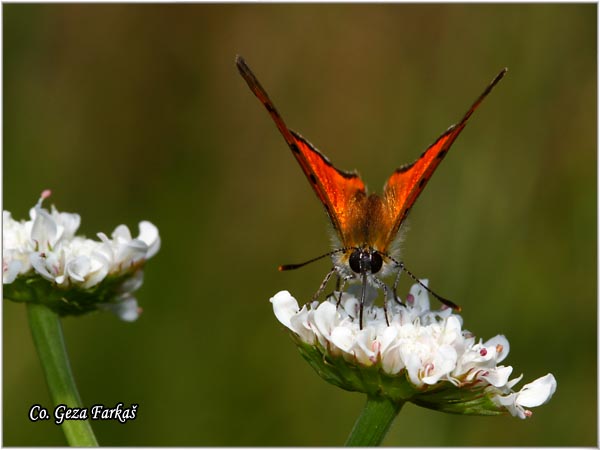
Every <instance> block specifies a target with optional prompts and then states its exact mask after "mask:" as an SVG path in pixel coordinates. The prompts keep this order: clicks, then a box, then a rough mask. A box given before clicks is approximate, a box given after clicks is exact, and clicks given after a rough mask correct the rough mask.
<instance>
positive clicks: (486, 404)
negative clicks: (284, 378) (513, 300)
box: [271, 280, 556, 419]
mask: <svg viewBox="0 0 600 450" xmlns="http://www.w3.org/2000/svg"><path fill="white" fill-rule="evenodd" d="M422 281H423V282H424V283H425V284H426V280H422ZM271 303H272V304H273V310H274V312H275V315H276V317H277V319H278V320H279V321H280V322H281V323H282V324H283V325H285V326H286V327H287V328H289V329H290V330H291V331H292V337H293V338H294V341H295V342H296V344H297V346H298V348H299V350H300V352H301V354H302V355H303V356H304V358H305V359H306V360H307V361H308V362H309V364H311V366H312V367H313V368H314V369H315V370H316V371H317V373H319V375H321V377H323V378H324V379H325V380H327V381H328V382H330V383H332V384H335V385H337V386H339V387H341V388H343V389H346V390H350V391H359V392H364V393H366V394H367V395H369V396H371V397H385V398H388V399H390V400H391V401H393V402H396V403H403V402H406V401H410V402H413V403H415V404H418V405H421V406H424V407H427V408H431V409H436V410H440V411H444V412H451V413H457V414H477V415H498V414H505V413H510V414H512V415H513V416H517V417H519V418H522V419H524V418H527V417H529V416H531V411H529V410H527V409H526V408H531V407H535V406H539V405H542V404H543V403H546V402H547V401H548V400H550V398H551V397H552V394H553V393H554V391H555V390H556V380H555V378H554V376H553V375H552V374H548V375H546V376H544V377H541V378H538V379H537V380H535V381H533V382H532V383H529V384H527V385H525V386H524V387H523V388H522V389H521V390H520V391H518V392H515V391H513V390H512V388H513V386H514V385H515V384H516V383H518V382H519V381H520V380H521V378H522V376H520V377H518V378H516V379H513V380H509V377H510V375H511V373H512V370H513V369H512V367H510V366H503V365H498V364H499V363H500V362H502V361H503V360H504V359H505V358H506V356H507V355H508V352H509V343H508V340H507V339H506V338H505V337H504V336H502V335H498V336H496V337H494V338H492V339H489V340H488V341H486V342H482V341H481V340H476V338H475V337H474V336H473V335H472V334H471V333H470V332H468V331H467V330H465V329H463V320H462V317H461V316H460V315H458V314H454V313H453V312H452V310H451V309H448V308H445V309H444V308H443V309H440V310H431V309H430V307H429V297H428V294H427V291H426V290H425V289H423V288H422V287H421V286H419V285H418V284H415V285H413V286H412V288H411V290H410V293H409V295H408V296H407V299H406V305H401V304H398V303H396V302H388V305H387V311H388V318H387V319H388V320H387V321H386V318H385V316H384V309H383V308H379V307H375V306H370V307H367V308H365V310H364V326H363V329H360V327H359V323H358V316H359V307H360V304H359V301H358V299H357V298H356V297H355V296H354V295H352V294H350V293H347V292H345V293H343V294H342V297H341V302H340V304H339V306H337V305H336V303H337V294H336V296H335V298H332V297H330V299H328V300H326V301H324V302H322V303H320V304H319V303H318V302H313V303H312V304H310V305H308V306H307V305H305V306H303V307H302V308H299V306H298V303H297V301H296V300H295V299H294V298H293V297H292V296H291V295H290V293H289V292H287V291H281V292H279V293H277V294H276V295H275V296H274V297H273V298H271ZM388 323H389V325H388Z"/></svg>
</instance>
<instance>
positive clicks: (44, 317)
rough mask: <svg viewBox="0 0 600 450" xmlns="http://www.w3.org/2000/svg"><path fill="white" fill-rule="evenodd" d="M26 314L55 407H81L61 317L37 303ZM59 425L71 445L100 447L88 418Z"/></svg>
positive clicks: (28, 307) (29, 304)
mask: <svg viewBox="0 0 600 450" xmlns="http://www.w3.org/2000/svg"><path fill="white" fill-rule="evenodd" d="M27 315H28V317H29V327H30V328H31V334H32V336H33V342H34V344H35V347H36V349H37V352H38V355H39V357H40V361H41V363H42V368H43V370H44V375H45V376H46V382H47V383H48V389H49V390H50V397H51V398H52V403H53V404H54V406H55V407H56V406H58V405H61V404H62V405H67V406H68V407H69V408H82V407H83V406H82V403H81V398H80V397H79V392H78V391H77V386H76V385H75V379H74V378H73V373H72V372H71V364H70V363H69V357H68V355H67V349H66V347H65V341H64V338H63V330H62V325H61V322H60V318H59V317H58V315H57V314H56V313H55V312H54V311H52V310H51V309H50V308H48V307H47V306H45V305H42V304H36V303H28V304H27ZM60 426H61V428H62V430H63V433H64V434H65V437H66V438H67V442H68V443H69V445H70V446H73V447H97V446H98V441H96V436H94V432H93V431H92V426H91V425H90V422H89V420H65V421H64V422H63V423H62V424H61V425H60Z"/></svg>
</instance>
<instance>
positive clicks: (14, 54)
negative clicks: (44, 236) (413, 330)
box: [3, 4, 597, 446]
mask: <svg viewBox="0 0 600 450" xmlns="http://www.w3.org/2000/svg"><path fill="white" fill-rule="evenodd" d="M3 12H4V23H3V25H4V60H3V64H4V67H3V68H4V73H3V75H4V99H3V100H4V103H3V108H4V111H3V112H4V124H3V125H4V127H3V130H4V142H3V144H4V156H3V162H4V171H3V175H4V186H3V187H4V209H8V210H10V211H11V212H12V213H13V215H14V216H15V217H16V218H25V217H26V216H27V212H28V209H29V208H30V207H31V206H32V205H33V204H34V203H35V201H36V200H37V198H38V195H39V193H40V192H41V191H42V190H43V189H45V188H50V189H52V190H53V196H52V197H51V202H53V203H54V204H56V206H57V207H58V208H59V209H60V210H63V211H73V212H78V213H79V214H81V216H82V226H81V229H80V230H81V232H82V233H84V234H86V235H88V236H90V237H93V236H95V233H97V232H98V231H104V232H107V233H110V232H111V231H112V230H113V229H114V227H115V226H116V225H118V224H120V223H125V224H127V225H128V226H130V227H131V228H133V229H134V230H136V229H137V222H138V221H140V220H142V219H148V220H150V221H152V222H153V223H155V224H156V225H157V226H158V227H159V229H160V232H161V236H162V239H163V246H162V249H161V251H160V253H159V254H158V255H157V256H156V257H155V259H154V260H152V261H150V263H149V264H148V266H147V269H146V281H145V284H144V286H143V288H142V289H141V290H140V291H139V295H138V298H139V301H140V304H141V306H142V307H143V308H144V313H143V315H142V317H141V318H140V319H139V320H138V321H137V322H136V323H134V324H127V323H123V322H120V321H119V320H118V319H116V318H115V317H113V316H112V315H109V314H94V315H90V316H86V317H82V318H77V319H74V318H67V319H65V320H64V327H65V334H66V339H67V345H68V348H69V351H70V354H71V358H72V365H73V370H74V372H75V376H76V378H77V382H78V385H79V388H80V392H81V395H82V397H83V401H84V403H85V404H86V405H88V406H91V405H93V404H95V403H102V404H104V405H109V406H114V404H116V403H117V402H124V403H125V404H126V405H129V404H131V403H139V405H140V406H139V409H138V419H137V420H136V421H135V422H129V423H127V424H126V425H121V424H118V423H116V422H103V423H98V422H94V423H93V426H94V429H95V431H96V433H97V437H98V439H99V442H100V443H101V444H103V445H112V446H121V445H135V446H147V445H169V446H178V445H188V446H189V445H192V446H198V445H227V446H239V445H296V446H298V445H341V444H343V442H344V440H345V438H346V436H347V434H348V433H349V431H350V429H351V427H352V425H353V422H354V420H355V418H356V417H357V415H358V413H359V411H360V410H361V407H362V406H363V402H364V398H363V396H362V395H360V394H356V393H349V392H345V391H342V390H340V389H337V388H335V387H333V386H331V385H328V384H326V383H325V382H324V381H322V380H321V379H320V378H319V377H318V376H317V375H316V374H315V373H313V371H312V369H310V367H309V366H308V365H307V364H306V363H305V362H304V361H303V360H302V358H301V357H300V355H299V354H298V352H297V351H296V349H295V347H294V345H293V344H292V342H291V340H290V339H289V337H288V336H287V334H286V332H285V331H284V330H283V327H282V326H280V324H279V323H278V322H277V320H276V319H275V318H274V316H273V314H272V311H271V307H270V304H269V298H270V297H271V296H272V295H274V294H275V293H276V292H277V291H279V290H281V289H289V290H290V291H291V292H292V293H293V294H294V295H295V296H296V297H297V298H299V299H301V301H302V300H304V301H305V300H307V299H308V298H309V296H310V295H311V294H312V293H313V292H314V290H315V289H316V288H317V287H318V284H319V283H320V282H321V279H322V277H323V275H324V274H325V272H326V271H327V270H328V268H329V263H328V262H326V261H324V262H320V263H315V264H313V265H311V266H309V267H306V268H305V269H303V270H300V271H297V272H288V273H278V272H277V271H276V267H277V265H278V264H281V263H290V262H299V261H303V260H305V259H308V258H310V257H313V256H316V255H318V254H321V253H323V252H325V251H327V250H328V248H329V237H328V231H327V226H326V224H327V219H326V217H325V215H324V213H323V210H322V207H321V205H320V204H319V202H318V200H317V199H316V197H315V195H314V194H313V192H312V191H311V189H310V187H309V185H308V183H307V182H306V180H305V178H304V176H303V174H302V173H301V170H300V168H299V167H298V166H297V163H296V162H295V161H294V159H293V157H292V155H291V154H290V151H289V150H288V148H287V147H286V145H285V143H284V141H283V139H282V138H281V136H280V135H279V133H278V132H277V130H276V128H275V127H274V125H273V124H272V123H271V121H270V119H269V117H268V116H267V114H266V112H265V111H264V109H263V107H262V106H261V105H260V104H259V103H258V101H257V100H256V98H255V97H254V96H253V95H252V94H251V92H250V91H249V90H248V88H247V86H246V84H245V83H244V81H243V80H242V79H241V77H240V76H239V74H238V73H237V70H236V68H235V65H234V58H235V55H236V54H242V55H244V56H245V58H246V59H247V61H248V63H249V65H250V66H251V67H252V68H253V70H254V71H255V72H256V74H257V76H258V77H259V79H260V80H261V82H262V84H263V85H264V86H265V87H266V89H267V90H268V92H269V94H270V95H271V97H272V98H273V100H274V101H275V103H276V105H277V106H278V108H279V109H280V111H281V113H282V114H283V116H284V117H285V119H286V120H287V122H288V124H289V125H290V127H292V128H294V129H296V130H298V131H299V132H300V133H302V134H303V135H304V136H305V137H307V138H308V139H309V140H310V141H311V142H313V143H314V144H315V145H316V146H317V147H319V148H320V149H321V150H322V151H323V152H324V153H325V154H327V155H328V156H329V157H330V159H331V160H332V161H333V162H334V163H335V164H336V166H338V167H340V168H342V169H346V170H352V169H355V168H357V169H359V171H360V173H361V175H362V177H363V179H364V180H365V181H366V183H367V184H368V185H369V186H370V188H371V190H376V191H380V189H381V186H383V183H384V181H385V180H386V178H387V177H388V176H389V175H390V174H391V172H392V171H393V169H394V168H396V167H398V166H400V165H402V164H404V163H408V162H411V161H412V160H414V159H415V158H416V157H417V156H418V155H419V154H420V153H421V151H422V150H424V149H425V148H426V147H427V146H428V145H429V144H430V143H431V142H433V140H434V139H435V138H436V137H437V136H438V135H439V134H441V133H442V132H443V131H444V130H445V129H446V128H447V127H448V126H449V125H451V124H452V123H454V122H455V121H456V120H458V119H459V118H460V117H461V115H462V114H463V113H464V112H465V110H466V109H467V108H468V106H469V105H470V104H471V102H472V101H473V100H474V99H475V98H476V97H477V95H479V94H480V93H481V91H482V90H483V89H484V88H485V86H486V85H487V83H488V82H489V81H490V80H491V79H492V77H493V76H494V75H495V74H496V73H497V72H498V71H499V70H500V69H501V68H502V67H505V66H507V67H508V68H509V73H508V76H507V77H506V78H505V79H504V80H503V81H502V82H501V83H500V84H499V85H498V86H497V88H496V89H495V90H494V92H493V93H492V94H491V95H490V97H488V99H487V100H486V102H485V103H484V104H483V105H482V106H481V108H480V109H479V110H478V111H477V113H476V114H475V116H474V117H473V118H472V120H471V122H470V124H469V126H468V127H467V128H466V129H465V131H464V132H463V134H462V135H461V136H460V138H459V139H458V140H457V141H456V143H455V145H454V147H453V150H452V152H451V154H450V155H449V156H448V158H446V160H445V161H444V163H443V164H442V165H441V167H440V169H439V170H438V172H437V173H436V175H435V177H434V179H433V180H432V181H431V182H430V183H429V185H428V187H427V189H426V190H425V193H424V194H423V195H422V196H421V198H420V199H419V201H418V203H417V204H416V206H415V208H414V209H413V211H412V213H411V217H410V230H409V232H408V233H407V235H406V239H405V242H404V245H403V259H404V261H405V262H406V264H407V266H408V267H409V268H410V269H411V270H412V271H414V272H415V273H416V274H418V275H419V276H420V277H423V278H425V277H427V278H429V279H430V284H431V286H432V287H433V288H434V289H435V290H437V291H438V292H439V293H440V294H442V295H444V296H447V297H449V298H451V299H453V300H455V301H457V302H458V303H459V304H460V305H461V306H462V307H463V309H464V314H463V317H464V318H465V327H466V328H468V329H469V330H471V331H472V332H474V333H475V334H476V335H477V336H481V337H482V338H483V339H488V338H490V337H492V336H494V335H496V334H500V333H502V334H505V335H506V336H507V337H508V339H509V341H510V343H511V353H510V355H509V357H508V359H507V360H506V361H505V363H506V364H508V365H512V366H514V368H515V372H514V374H515V375H518V374H520V373H522V372H523V373H524V374H525V379H524V381H525V382H528V381H531V380H533V379H535V378H537V377H539V376H542V375H544V374H546V373H547V372H552V373H554V374H555V376H556V378H557V380H558V391H557V393H556V394H555V397H554V398H553V399H552V401H551V402H550V403H549V404H548V405H545V406H543V407H540V408H537V409H535V411H534V416H533V418H531V419H530V420H527V421H520V420H518V419H516V418H512V417H500V418H485V417H458V416H450V415H444V414H441V413H436V412H434V411H429V410H425V409H421V408H418V407H416V406H413V405H408V406H406V407H405V408H404V410H403V411H402V412H401V414H400V416H399V417H398V419H397V420H396V422H395V424H394V425H393V427H392V430H391V432H390V433H389V435H388V437H387V439H386V441H385V443H386V444H388V445H410V446H421V445H426V446H439V445H455V446H456V445H458V446H467V445H469V446H471V445H474V446H487V445H495V446H517V445H518V446H530V445H531V446H533V445H568V446H580V445H585V446H594V445H596V444H597V405H596V400H597V388H596V386H597V385H596V375H597V359H596V326H597V325H596V317H597V313H596V288H597V281H596V275H597V265H596V226H597V219H596V217H597V216H596V202H597V197H596V157H597V156H596V155H597V153H596V142H597V138H596V136H597V131H596V125H597V116H596V111H597V105H596V98H597V85H596V80H597V74H596V55H597V48H596V32H597V27H596V5H594V4H579V5H578V4H550V5H544V4H535V5H524V4H504V5H499V4H486V5H461V4H448V5H409V4H398V5H358V4H355V5H341V4H335V5H316V4H310V5H308V4H307V5H301V4H293V5H260V4H251V5H236V4H229V5H216V4H197V5H192V4H189V5H113V4H96V5H94V4H88V5H76V4H69V5H18V4H5V5H3ZM408 286H409V283H408V281H407V279H406V278H405V279H404V282H403V283H402V287H401V289H400V291H401V292H406V290H407V289H408ZM3 318H4V320H3V327H4V334H3V337H4V348H3V355H4V360H3V362H4V371H3V412H4V418H3V419H4V422H3V433H4V442H3V444H4V445H9V446H12V445H27V446H37V445H47V444H53V445H64V444H65V441H64V438H63V436H62V433H61V431H60V429H59V428H58V427H57V426H55V425H53V424H52V423H30V422H29V420H28V418H27V412H28V410H29V408H30V406H31V405H33V404H34V403H41V404H43V405H48V406H49V403H50V399H49V395H48V393H47V389H46V386H45V381H44V379H43V375H42V373H41V370H40V366H39V362H38V359H37V355H36V353H35V349H34V348H33V346H32V342H31V337H30V335H29V330H28V324H27V321H26V315H25V309H24V307H23V305H19V304H14V303H9V302H5V303H4V315H3Z"/></svg>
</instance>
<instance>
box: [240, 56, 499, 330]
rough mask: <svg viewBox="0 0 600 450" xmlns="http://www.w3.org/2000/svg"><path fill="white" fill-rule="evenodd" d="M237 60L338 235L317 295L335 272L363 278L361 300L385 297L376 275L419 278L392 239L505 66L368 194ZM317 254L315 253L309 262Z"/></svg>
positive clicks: (351, 277)
mask: <svg viewBox="0 0 600 450" xmlns="http://www.w3.org/2000/svg"><path fill="white" fill-rule="evenodd" d="M236 64H237V67H238V70H239V72H240V74H241V75H242V77H243V78H244V79H245V80H246V82H247V84H248V86H249V87H250V89H251V90H252V92H253V93H254V94H255V95H256V97H258V99H259V100H260V101H261V103H262V104H263V105H264V106H265V108H266V109H267V111H268V113H269V115H270V116H271V118H272V119H273V121H274V122H275V125H276V126H277V128H278V129H279V132H280V133H281V134H282V136H283V138H284V139H285V141H286V142H287V144H288V146H289V147H290V149H291V151H292V154H293V155H294V157H295V158H296V160H297V161H298V163H299V164H300V167H301V168H302V171H303V172H304V174H305V175H306V177H307V179H308V181H309V183H310V185H311V186H312V188H313V190H314V192H315V193H316V195H317V197H318V198H319V200H320V201H321V203H322V205H323V207H324V208H325V211H326V212H327V215H328V217H329V219H330V221H331V224H332V226H333V228H334V230H335V234H336V236H337V238H338V241H339V242H336V244H338V243H339V245H336V247H337V248H336V249H335V250H333V251H332V252H330V253H329V254H328V255H331V258H332V260H333V268H332V270H331V271H330V272H329V273H328V274H327V276H326V277H325V279H324V280H323V283H322V284H321V287H320V288H319V290H318V291H317V294H316V295H318V294H320V292H321V291H322V290H323V289H324V287H325V285H326V284H327V282H328V280H329V278H330V277H331V275H332V274H333V273H334V272H335V273H337V274H338V276H339V277H340V279H341V280H342V282H346V281H351V280H359V281H361V282H362V284H363V291H362V297H361V305H362V303H363V302H364V300H365V295H366V293H365V291H366V286H367V284H370V285H373V286H376V287H380V288H382V289H383V290H384V292H385V293H386V297H387V294H388V293H389V289H388V287H387V285H386V284H385V283H383V281H381V279H380V278H381V277H384V276H385V275H387V274H388V273H390V272H391V271H393V270H397V272H398V275H399V274H400V272H401V271H402V270H403V271H405V272H407V273H408V274H409V275H410V276H411V277H413V279H415V280H416V281H417V282H419V283H420V281H419V280H418V279H417V278H416V277H414V275H412V274H411V273H410V272H409V271H408V270H407V269H406V268H405V267H404V264H403V263H402V262H400V261H398V260H397V259H396V257H395V256H394V255H392V253H395V252H394V247H395V246H394V243H395V242H397V239H398V235H399V231H400V228H401V225H402V224H403V223H404V221H405V219H406V217H407V216H408V214H409V212H410V210H411V208H412V206H413V205H414V203H415V201H416V200H417V198H418V197H419V195H420V194H421V192H423V189H424V188H425V186H426V184H427V183H428V181H429V179H430V178H431V176H432V175H433V173H434V172H435V170H436V169H437V167H438V165H439V164H440V162H441V161H442V160H443V159H444V157H445V156H446V155H447V153H448V151H449V150H450V147H451V146H452V144H453V143H454V141H455V139H456V138H457V137H458V135H459V134H460V133H461V131H462V130H463V129H464V128H465V126H466V124H467V121H468V120H469V118H470V117H471V115H472V114H473V112H474V111H475V109H477V107H478V106H479V104H480V103H481V102H482V101H483V99H484V98H485V97H486V96H487V95H488V94H489V93H490V91H491V90H492V88H493V87H494V86H495V85H496V83H498V81H500V79H502V77H503V76H504V74H505V73H506V69H503V70H502V71H501V72H500V73H499V74H498V75H497V76H496V77H495V78H494V79H493V80H492V82H491V83H490V85H489V86H488V87H487V88H486V89H485V90H484V92H483V93H482V94H481V95H480V96H479V97H478V98H477V100H476V101H475V102H474V103H473V104H472V106H471V107H470V108H469V110H468V111H467V112H466V113H465V115H464V116H463V118H462V119H461V120H460V121H459V122H458V123H457V124H456V125H452V126H451V127H449V128H448V129H447V130H446V131H445V132H444V133H443V134H442V135H441V136H440V137H438V138H437V139H436V140H435V142H434V143H433V144H431V145H430V146H429V147H428V148H427V149H426V150H425V151H424V152H423V153H422V154H421V156H420V157H419V158H418V159H417V160H416V161H414V162H413V163H411V164H407V165H404V166H401V167H400V168H398V169H396V170H395V171H394V172H393V173H392V175H391V176H390V177H389V178H388V180H387V182H386V184H385V186H384V189H383V193H382V195H377V194H368V193H367V189H366V186H365V184H364V183H363V181H362V180H361V179H360V177H359V176H358V174H356V173H353V172H345V171H342V170H339V169H337V168H335V167H334V166H333V164H332V163H331V162H330V161H329V159H327V157H326V156H324V155H323V154H322V153H321V152H319V150H317V149H316V147H314V146H313V145H312V144H311V143H310V142H308V141H307V140H306V139H305V138H303V137H302V136H301V135H300V134H298V133H296V132H295V131H292V130H290V129H289V128H288V127H287V125H286V124H285V122H284V121H283V119H282V117H281V115H280V114H279V112H278V111H277V109H276V108H275V106H274V104H273V102H272V101H271V100H270V99H269V96H268V95H267V93H266V91H265V90H264V88H263V87H262V86H261V85H260V83H259V82H258V80H257V79H256V77H255V75H254V74H253V73H252V71H251V70H250V68H249V67H248V66H247V64H246V62H245V61H244V59H243V58H241V57H240V56H238V57H237V59H236ZM323 256H327V255H323ZM317 259H320V257H319V258H315V259H313V260H311V261H308V262H312V261H314V260H317ZM308 262H307V263H308ZM307 263H303V264H296V265H286V266H280V270H289V269H294V268H298V267H301V266H303V265H305V264H307ZM397 282H398V277H397V278H396V283H395V284H394V297H395V290H396V286H397ZM424 287H425V286H424ZM425 288H426V287H425ZM426 289H427V288H426ZM428 290H429V289H428ZM429 292H431V293H432V294H433V295H434V296H435V297H436V298H438V299H439V300H440V301H442V302H443V303H444V304H446V305H448V306H450V307H452V308H455V309H459V308H458V306H457V305H455V304H454V303H452V302H450V301H449V300H446V299H444V298H442V297H439V296H438V295H437V294H435V293H433V292H432V291H430V290H429ZM384 305H385V303H384ZM361 317H362V307H361ZM361 326H362V320H361Z"/></svg>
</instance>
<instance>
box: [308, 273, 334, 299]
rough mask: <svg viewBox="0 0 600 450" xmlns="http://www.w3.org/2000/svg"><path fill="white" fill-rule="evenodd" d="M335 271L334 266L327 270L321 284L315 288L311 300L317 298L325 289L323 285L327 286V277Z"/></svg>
mask: <svg viewBox="0 0 600 450" xmlns="http://www.w3.org/2000/svg"><path fill="white" fill-rule="evenodd" d="M335 272H336V270H335V267H332V268H331V270H330V271H329V272H327V275H325V278H323V282H322V283H321V286H319V289H317V292H315V294H314V295H313V296H312V300H311V301H315V300H316V299H317V298H319V296H320V295H321V294H322V293H323V291H324V290H325V287H327V283H328V282H329V279H330V278H331V276H332V275H333V274H334V273H335Z"/></svg>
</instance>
